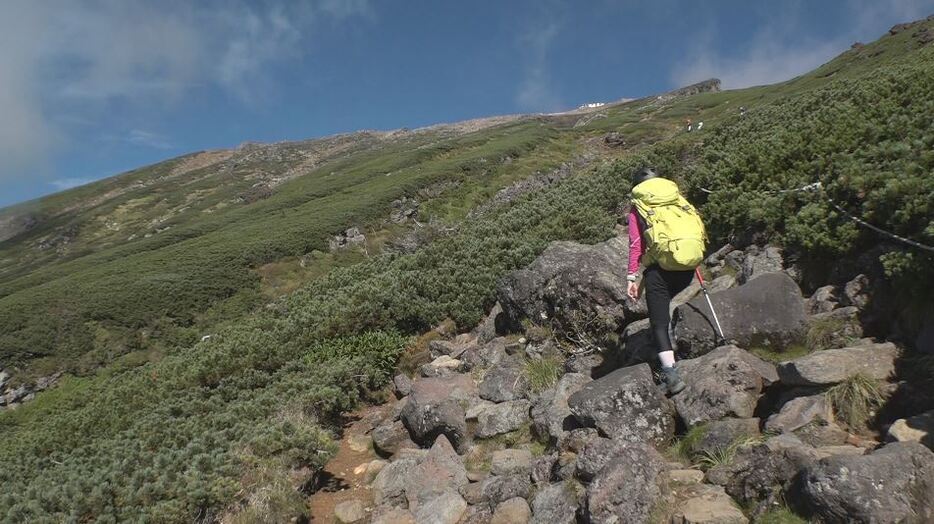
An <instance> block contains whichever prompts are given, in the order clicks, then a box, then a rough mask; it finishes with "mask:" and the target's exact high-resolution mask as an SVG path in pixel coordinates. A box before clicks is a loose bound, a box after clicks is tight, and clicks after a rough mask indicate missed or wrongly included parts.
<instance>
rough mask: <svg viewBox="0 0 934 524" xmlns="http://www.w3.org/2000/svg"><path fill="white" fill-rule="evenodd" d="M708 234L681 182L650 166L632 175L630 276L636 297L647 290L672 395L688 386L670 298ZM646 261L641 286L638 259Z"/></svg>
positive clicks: (686, 279)
mask: <svg viewBox="0 0 934 524" xmlns="http://www.w3.org/2000/svg"><path fill="white" fill-rule="evenodd" d="M706 240H707V234H706V232H705V230H704V223H703V222H702V221H701V218H700V215H699V214H698V213H697V210H696V209H695V208H694V206H692V205H691V204H690V203H689V202H688V201H687V200H685V198H684V197H683V196H681V192H680V191H679V190H678V186H677V184H675V183H674V182H672V181H671V180H668V179H666V178H662V177H660V176H658V175H657V174H656V173H655V171H654V170H653V169H651V168H642V169H638V170H636V171H635V172H634V173H633V175H632V208H631V210H630V211H629V273H628V276H627V277H626V278H627V280H628V281H629V284H628V287H627V290H626V291H627V294H628V295H629V297H630V298H632V299H633V300H637V299H638V298H639V295H640V292H641V291H642V290H643V289H644V290H645V301H646V302H647V303H648V306H649V321H650V323H651V325H652V332H653V333H654V335H655V340H656V342H657V343H658V359H659V360H660V361H661V365H662V380H663V381H664V382H665V385H666V386H667V388H668V392H669V393H671V394H672V395H675V394H677V393H679V392H680V391H681V390H682V389H684V381H682V380H681V377H680V376H679V375H678V371H677V370H676V369H675V368H674V365H675V353H674V350H673V348H672V345H671V337H670V336H669V335H668V324H669V323H670V322H671V315H670V314H669V312H668V308H669V307H670V306H671V298H672V297H674V296H675V295H677V294H678V293H680V292H681V291H683V290H684V289H685V288H687V287H688V285H690V283H691V279H692V278H694V269H695V268H696V267H697V265H698V264H700V262H701V260H703V258H704V249H705V244H706ZM640 262H641V263H642V265H644V266H645V271H643V273H642V286H641V288H640V285H639V279H638V273H639V264H640Z"/></svg>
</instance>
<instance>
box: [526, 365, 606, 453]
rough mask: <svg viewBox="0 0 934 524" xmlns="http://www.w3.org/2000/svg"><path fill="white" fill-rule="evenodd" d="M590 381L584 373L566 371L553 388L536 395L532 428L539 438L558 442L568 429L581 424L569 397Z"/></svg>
mask: <svg viewBox="0 0 934 524" xmlns="http://www.w3.org/2000/svg"><path fill="white" fill-rule="evenodd" d="M590 381H591V378H590V377H589V376H587V375H584V374H582V373H565V374H564V375H563V376H562V377H561V378H560V379H559V380H558V383H557V384H556V385H555V386H554V387H553V388H550V389H548V390H545V391H544V392H542V394H541V395H539V396H538V397H536V399H535V402H534V403H533V404H532V412H531V415H532V429H533V430H534V431H535V433H536V434H537V435H538V436H539V438H541V439H542V440H547V441H548V442H549V443H550V444H557V443H559V442H560V441H561V440H562V439H564V437H565V435H567V432H568V431H571V430H573V429H575V428H577V427H578V426H579V424H578V423H577V419H575V418H574V416H573V415H572V414H571V408H570V407H569V406H568V398H570V397H571V395H573V394H574V393H576V392H577V391H579V390H580V388H582V387H583V386H584V384H586V383H588V382H590Z"/></svg>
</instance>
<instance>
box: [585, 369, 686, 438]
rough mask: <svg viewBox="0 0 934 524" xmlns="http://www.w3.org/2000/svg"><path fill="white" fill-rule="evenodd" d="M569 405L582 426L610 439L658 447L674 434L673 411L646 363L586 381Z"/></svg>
mask: <svg viewBox="0 0 934 524" xmlns="http://www.w3.org/2000/svg"><path fill="white" fill-rule="evenodd" d="M568 406H570V408H571V413H572V414H573V415H574V417H575V418H577V421H578V422H580V423H581V425H583V426H589V427H596V428H597V429H599V430H600V431H601V433H603V434H604V435H606V436H608V437H610V438H613V439H619V440H627V441H630V442H650V443H653V444H658V445H660V444H662V443H664V442H666V441H668V440H669V439H670V438H671V437H672V436H673V435H674V428H675V423H674V416H673V411H674V410H673V408H672V405H671V403H670V402H669V401H668V399H666V398H665V396H664V395H663V394H662V392H661V390H660V389H659V387H658V386H656V385H655V383H654V381H653V380H652V371H651V369H650V368H649V366H648V365H647V364H639V365H637V366H631V367H627V368H622V369H618V370H616V371H614V372H612V373H610V374H609V375H606V376H605V377H602V378H600V379H598V380H594V381H592V382H588V383H587V384H585V385H584V386H583V387H582V388H581V389H580V390H579V391H578V392H577V393H574V394H573V395H571V397H570V398H569V399H568Z"/></svg>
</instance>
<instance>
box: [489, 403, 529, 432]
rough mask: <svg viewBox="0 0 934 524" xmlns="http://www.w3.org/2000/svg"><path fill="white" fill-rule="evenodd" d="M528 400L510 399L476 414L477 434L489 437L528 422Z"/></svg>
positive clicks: (515, 428)
mask: <svg viewBox="0 0 934 524" xmlns="http://www.w3.org/2000/svg"><path fill="white" fill-rule="evenodd" d="M530 405H531V404H530V403H529V401H528V400H510V401H508V402H503V403H500V404H494V405H492V406H490V407H489V408H487V409H485V410H483V411H482V412H481V413H480V415H479V416H477V436H478V437H480V438H489V437H492V436H495V435H499V434H501V433H509V432H510V431H515V430H517V429H519V428H521V427H522V426H523V425H524V424H526V423H528V422H529V406H530Z"/></svg>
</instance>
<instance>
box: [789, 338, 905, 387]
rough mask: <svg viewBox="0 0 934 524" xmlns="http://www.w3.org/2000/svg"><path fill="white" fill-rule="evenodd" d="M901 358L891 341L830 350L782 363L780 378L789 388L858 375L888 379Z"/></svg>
mask: <svg viewBox="0 0 934 524" xmlns="http://www.w3.org/2000/svg"><path fill="white" fill-rule="evenodd" d="M898 356H899V350H898V348H897V347H895V344H892V343H891V342H886V343H882V344H868V345H863V346H854V347H848V348H842V349H827V350H824V351H816V352H814V353H811V354H809V355H807V356H804V357H801V358H797V359H795V360H791V361H788V362H783V363H781V364H780V365H779V366H778V375H779V377H780V379H781V381H782V384H785V385H788V386H829V385H833V384H837V383H840V382H843V381H844V380H847V379H849V378H852V377H854V376H856V375H863V376H865V377H868V378H871V379H876V380H886V379H888V378H889V377H890V376H891V375H892V374H893V373H894V372H895V359H896V358H898Z"/></svg>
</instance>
